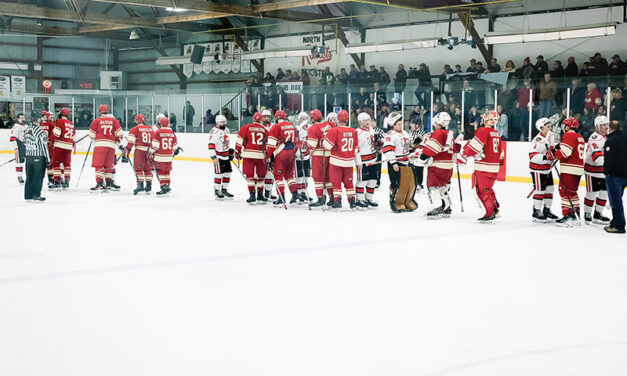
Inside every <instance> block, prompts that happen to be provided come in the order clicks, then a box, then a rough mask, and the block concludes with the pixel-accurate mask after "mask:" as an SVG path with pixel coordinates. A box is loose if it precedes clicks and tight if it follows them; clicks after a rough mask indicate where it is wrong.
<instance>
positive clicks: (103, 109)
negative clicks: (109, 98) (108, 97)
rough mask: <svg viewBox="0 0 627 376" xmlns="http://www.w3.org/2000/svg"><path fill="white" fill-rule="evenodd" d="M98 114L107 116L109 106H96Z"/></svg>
mask: <svg viewBox="0 0 627 376" xmlns="http://www.w3.org/2000/svg"><path fill="white" fill-rule="evenodd" d="M98 112H99V113H101V114H108V113H109V106H107V105H106V104H101V105H100V106H98Z"/></svg>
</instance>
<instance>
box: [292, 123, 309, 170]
mask: <svg viewBox="0 0 627 376" xmlns="http://www.w3.org/2000/svg"><path fill="white" fill-rule="evenodd" d="M308 130H309V123H308V122H302V123H300V124H298V125H297V126H296V131H297V133H298V135H297V137H298V140H299V141H302V143H303V146H302V147H301V148H296V160H297V161H300V160H301V158H302V160H303V161H308V160H309V159H310V158H311V150H310V149H309V146H308V145H307V131H308Z"/></svg>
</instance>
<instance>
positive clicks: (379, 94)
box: [373, 82, 388, 103]
mask: <svg viewBox="0 0 627 376" xmlns="http://www.w3.org/2000/svg"><path fill="white" fill-rule="evenodd" d="M373 89H374V94H375V97H376V98H377V101H379V103H381V102H387V99H388V96H387V94H385V91H384V90H381V87H380V86H379V83H378V82H377V83H375V84H374V87H373Z"/></svg>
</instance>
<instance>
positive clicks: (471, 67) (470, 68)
mask: <svg viewBox="0 0 627 376" xmlns="http://www.w3.org/2000/svg"><path fill="white" fill-rule="evenodd" d="M476 72H477V60H476V59H470V65H469V66H468V68H466V73H476Z"/></svg>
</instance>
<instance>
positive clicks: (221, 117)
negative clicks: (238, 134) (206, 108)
mask: <svg viewBox="0 0 627 376" xmlns="http://www.w3.org/2000/svg"><path fill="white" fill-rule="evenodd" d="M226 123H227V121H226V117H225V116H224V115H218V116H216V124H217V125H222V124H225V125H226Z"/></svg>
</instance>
